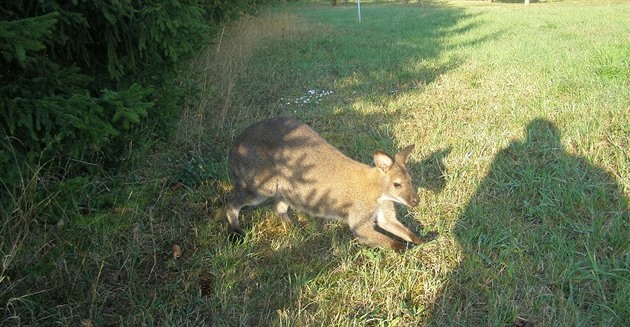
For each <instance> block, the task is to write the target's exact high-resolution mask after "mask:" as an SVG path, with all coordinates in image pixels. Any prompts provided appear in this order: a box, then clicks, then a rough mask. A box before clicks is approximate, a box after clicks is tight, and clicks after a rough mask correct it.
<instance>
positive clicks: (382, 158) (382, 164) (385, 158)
mask: <svg viewBox="0 0 630 327" xmlns="http://www.w3.org/2000/svg"><path fill="white" fill-rule="evenodd" d="M374 164H375V165H376V167H378V168H379V169H380V170H382V171H386V170H387V169H389V167H391V166H392V165H393V164H394V159H392V158H391V157H390V156H389V155H387V153H385V152H383V151H381V150H376V152H374Z"/></svg>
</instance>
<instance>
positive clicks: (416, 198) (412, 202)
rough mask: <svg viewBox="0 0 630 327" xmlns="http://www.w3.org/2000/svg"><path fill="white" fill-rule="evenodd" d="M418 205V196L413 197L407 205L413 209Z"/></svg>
mask: <svg viewBox="0 0 630 327" xmlns="http://www.w3.org/2000/svg"><path fill="white" fill-rule="evenodd" d="M418 203H420V198H419V197H418V195H414V196H413V197H412V198H411V199H410V201H409V204H410V205H411V207H412V208H415V207H416V206H417V205H418Z"/></svg>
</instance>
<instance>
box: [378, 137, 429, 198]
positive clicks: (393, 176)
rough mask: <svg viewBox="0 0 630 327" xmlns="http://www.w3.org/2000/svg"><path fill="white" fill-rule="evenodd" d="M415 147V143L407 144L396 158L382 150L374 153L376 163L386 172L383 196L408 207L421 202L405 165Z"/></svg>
mask: <svg viewBox="0 0 630 327" xmlns="http://www.w3.org/2000/svg"><path fill="white" fill-rule="evenodd" d="M413 148H414V146H413V145H409V146H407V147H406V148H404V149H402V150H401V151H400V152H398V153H397V154H396V155H395V156H394V158H392V157H390V156H389V155H387V154H386V153H385V152H382V151H380V150H378V151H376V152H375V153H374V164H375V165H376V167H377V168H378V169H380V170H381V171H382V172H383V173H384V179H383V195H382V196H383V197H385V198H387V199H389V200H392V201H394V202H398V203H400V204H404V205H406V206H408V207H415V206H417V205H418V203H419V202H420V198H419V197H418V193H417V192H416V189H415V188H414V187H413V183H412V181H411V176H410V175H409V172H408V171H407V167H406V165H405V164H406V163H407V157H408V156H409V154H410V153H411V151H412V150H413Z"/></svg>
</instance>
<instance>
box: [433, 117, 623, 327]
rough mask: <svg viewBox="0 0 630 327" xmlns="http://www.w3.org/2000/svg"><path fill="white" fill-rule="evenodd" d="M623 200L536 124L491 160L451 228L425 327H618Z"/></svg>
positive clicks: (547, 126) (550, 127)
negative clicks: (452, 259)
mask: <svg viewBox="0 0 630 327" xmlns="http://www.w3.org/2000/svg"><path fill="white" fill-rule="evenodd" d="M629 221H630V218H629V215H628V199H627V198H625V197H624V194H623V192H622V190H621V189H620V186H619V185H618V184H617V183H616V181H615V178H614V177H613V176H611V174H610V173H608V172H606V171H605V170H603V169H602V168H599V167H597V166H595V165H593V164H590V163H589V162H588V161H587V160H585V159H583V158H580V157H577V156H575V155H572V154H570V153H568V152H567V151H566V150H565V149H564V148H563V146H562V144H561V139H560V131H559V130H558V129H557V128H556V126H555V125H554V124H553V123H552V122H550V121H548V120H545V119H535V120H533V121H532V122H530V123H529V124H528V126H527V138H526V139H525V140H524V141H523V142H520V141H516V142H513V143H511V144H510V145H509V146H508V147H507V148H506V149H504V150H502V151H500V152H499V153H498V155H497V156H496V158H495V160H494V162H493V163H492V165H491V167H490V170H489V172H488V175H487V176H486V177H485V179H484V180H483V181H482V182H481V184H480V185H479V187H478V189H477V191H476V193H475V194H474V196H473V197H472V198H471V200H470V202H469V203H468V204H467V207H466V208H465V210H464V212H463V214H462V216H461V218H460V220H459V221H458V222H457V225H456V226H455V228H454V231H453V233H454V236H455V239H456V240H457V242H458V243H459V245H460V246H461V248H462V252H463V260H462V261H461V262H460V265H459V267H458V268H456V269H455V271H454V272H453V273H452V275H451V276H450V277H449V278H448V281H447V282H446V285H445V286H444V289H443V290H442V293H441V295H440V296H439V298H438V299H437V300H436V301H435V302H434V308H433V310H432V313H431V315H430V321H431V322H432V324H433V325H453V324H456V325H463V326H546V325H556V324H557V325H580V324H581V325H601V324H603V325H607V326H627V325H628V323H629V319H630V309H629V307H628V305H627V303H628V294H630V285H629V284H628V269H629V268H630V267H629V266H628V251H629V248H628V235H630V230H629Z"/></svg>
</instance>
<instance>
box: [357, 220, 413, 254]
mask: <svg viewBox="0 0 630 327" xmlns="http://www.w3.org/2000/svg"><path fill="white" fill-rule="evenodd" d="M350 229H351V230H352V233H353V234H354V236H356V238H357V240H358V241H359V243H361V244H365V245H369V246H375V247H381V248H386V249H392V250H394V251H396V252H402V251H404V250H405V249H407V246H406V245H405V244H403V243H401V242H399V241H396V240H394V239H393V238H391V237H389V236H387V235H385V234H383V233H380V232H378V231H377V230H375V229H374V225H372V224H363V225H358V226H355V227H352V226H351V227H350Z"/></svg>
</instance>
